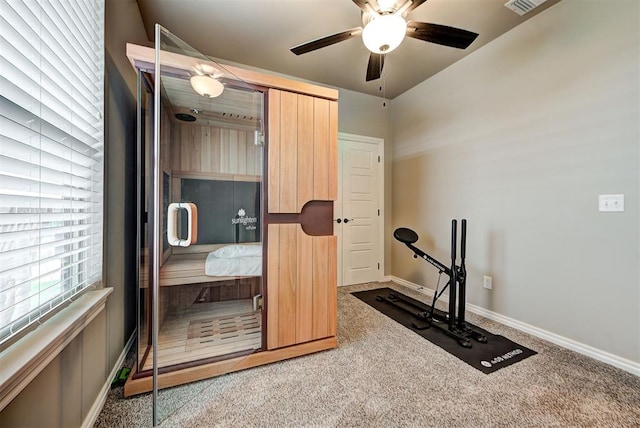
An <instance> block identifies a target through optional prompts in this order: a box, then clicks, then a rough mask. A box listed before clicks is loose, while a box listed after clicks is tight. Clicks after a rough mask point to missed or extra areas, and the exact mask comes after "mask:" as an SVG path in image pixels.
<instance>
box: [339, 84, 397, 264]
mask: <svg viewBox="0 0 640 428" xmlns="http://www.w3.org/2000/svg"><path fill="white" fill-rule="evenodd" d="M339 96H340V99H339V100H338V104H339V107H338V132H343V133H346V134H354V135H363V136H366V137H376V138H382V139H384V156H383V157H384V168H385V176H384V193H385V195H386V197H385V201H384V202H385V204H384V207H383V210H382V215H383V217H384V230H385V232H384V236H385V237H387V236H391V233H392V229H391V168H392V162H391V160H392V153H391V150H392V147H393V146H392V144H391V138H392V133H391V131H392V129H391V110H392V108H393V103H392V101H390V100H383V99H382V98H379V97H374V96H372V95H368V94H361V93H359V92H354V91H349V90H347V89H340V95H339ZM385 104H386V106H385ZM384 274H385V275H389V274H391V246H390V241H389V240H387V239H385V242H384Z"/></svg>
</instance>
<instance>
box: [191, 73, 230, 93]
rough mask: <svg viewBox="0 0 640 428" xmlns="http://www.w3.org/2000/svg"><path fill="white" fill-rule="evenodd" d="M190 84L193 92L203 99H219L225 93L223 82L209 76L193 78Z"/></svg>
mask: <svg viewBox="0 0 640 428" xmlns="http://www.w3.org/2000/svg"><path fill="white" fill-rule="evenodd" d="M190 82H191V87H192V88H193V90H194V91H196V92H197V93H199V94H200V95H202V96H203V97H209V98H215V97H219V96H220V95H222V92H223V91H224V85H223V84H222V82H221V81H219V80H218V79H216V78H214V77H213V76H210V75H208V74H205V75H201V76H199V75H198V76H191V79H190Z"/></svg>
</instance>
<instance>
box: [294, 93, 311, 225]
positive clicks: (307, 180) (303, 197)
mask: <svg viewBox="0 0 640 428" xmlns="http://www.w3.org/2000/svg"><path fill="white" fill-rule="evenodd" d="M313 114H314V100H313V98H312V97H309V96H306V95H298V136H297V139H298V194H297V202H296V211H295V212H298V213H299V212H301V211H302V207H303V206H304V204H306V203H307V202H309V201H310V200H312V199H313V171H314V159H313V155H314V152H313V125H314V124H313Z"/></svg>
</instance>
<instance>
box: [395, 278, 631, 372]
mask: <svg viewBox="0 0 640 428" xmlns="http://www.w3.org/2000/svg"><path fill="white" fill-rule="evenodd" d="M385 280H387V281H392V282H395V283H396V284H400V285H403V286H405V287H407V288H410V289H412V290H415V291H418V292H420V293H423V294H425V295H427V296H429V297H431V298H432V297H433V290H432V289H430V288H426V287H423V286H421V285H418V284H414V283H413V282H410V281H407V280H405V279H402V278H398V277H396V276H393V275H388V276H386V277H385ZM441 300H442V301H443V302H448V298H447V296H446V295H444V296H442V297H441ZM466 308H467V310H468V311H469V312H472V313H474V314H477V315H480V316H483V317H485V318H488V319H490V320H492V321H496V322H499V323H500V324H504V325H506V326H509V327H513V328H515V329H516V330H520V331H522V332H524V333H527V334H530V335H532V336H535V337H538V338H540V339H544V340H547V341H549V342H551V343H554V344H556V345H558V346H562V347H563V348H567V349H570V350H572V351H575V352H578V353H580V354H583V355H586V356H588V357H591V358H593V359H596V360H598V361H602V362H603V363H607V364H610V365H612V366H614V367H617V368H619V369H622V370H624V371H626V372H629V373H631V374H633V375H636V376H640V363H637V362H635V361H631V360H628V359H626V358H623V357H619V356H617V355H614V354H611V353H609V352H606V351H603V350H601V349H597V348H594V347H592V346H589V345H585V344H584V343H580V342H576V341H575V340H572V339H568V338H566V337H564V336H560V335H559V334H555V333H552V332H550V331H547V330H543V329H541V328H538V327H536V326H533V325H531V324H527V323H524V322H522V321H518V320H516V319H513V318H509V317H507V316H504V315H502V314H499V313H497V312H493V311H490V310H488V309H485V308H482V307H480V306H476V305H473V304H470V303H467V304H466Z"/></svg>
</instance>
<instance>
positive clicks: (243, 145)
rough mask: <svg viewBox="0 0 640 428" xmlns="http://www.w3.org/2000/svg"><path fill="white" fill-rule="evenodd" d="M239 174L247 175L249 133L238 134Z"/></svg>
mask: <svg viewBox="0 0 640 428" xmlns="http://www.w3.org/2000/svg"><path fill="white" fill-rule="evenodd" d="M237 173H238V174H246V173H247V132H246V131H241V132H239V133H238V172H237Z"/></svg>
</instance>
